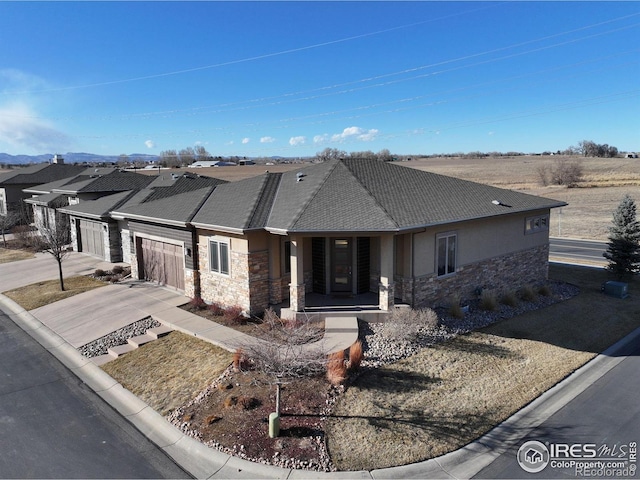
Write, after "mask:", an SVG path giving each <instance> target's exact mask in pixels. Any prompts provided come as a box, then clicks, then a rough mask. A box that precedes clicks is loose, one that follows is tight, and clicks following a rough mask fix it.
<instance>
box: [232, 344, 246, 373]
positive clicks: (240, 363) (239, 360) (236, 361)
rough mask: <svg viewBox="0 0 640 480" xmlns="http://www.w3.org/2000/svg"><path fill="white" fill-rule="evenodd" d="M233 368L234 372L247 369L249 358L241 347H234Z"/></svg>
mask: <svg viewBox="0 0 640 480" xmlns="http://www.w3.org/2000/svg"><path fill="white" fill-rule="evenodd" d="M233 369H234V370H235V371H236V372H241V371H243V370H248V369H249V359H248V358H247V356H246V355H245V354H244V351H243V350H242V349H241V348H236V351H235V352H233Z"/></svg>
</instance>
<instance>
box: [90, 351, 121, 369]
mask: <svg viewBox="0 0 640 480" xmlns="http://www.w3.org/2000/svg"><path fill="white" fill-rule="evenodd" d="M116 358H118V357H114V356H113V355H109V354H108V353H105V354H104V355H98V356H97V357H93V358H92V359H91V361H92V362H93V363H95V364H96V365H97V366H99V367H100V366H102V365H104V364H105V363H109V362H110V361H112V360H115V359H116Z"/></svg>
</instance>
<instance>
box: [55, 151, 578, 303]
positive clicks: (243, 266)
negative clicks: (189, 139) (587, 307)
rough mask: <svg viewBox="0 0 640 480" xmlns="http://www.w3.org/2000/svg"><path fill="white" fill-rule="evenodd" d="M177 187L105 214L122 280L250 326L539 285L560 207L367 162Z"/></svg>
mask: <svg viewBox="0 0 640 480" xmlns="http://www.w3.org/2000/svg"><path fill="white" fill-rule="evenodd" d="M174 180H176V182H175V183H174V184H173V185H172V186H169V187H157V188H147V189H144V190H142V191H140V192H138V193H136V194H135V195H133V196H131V197H130V198H129V199H127V200H126V201H125V202H124V203H122V204H121V206H119V207H115V208H113V209H112V210H111V211H110V214H109V216H110V218H111V220H112V221H117V222H118V223H119V230H120V231H121V239H122V241H121V244H122V247H123V250H124V251H126V252H128V257H125V256H123V259H125V258H126V259H128V260H129V261H130V263H131V265H132V275H133V276H134V278H141V279H143V278H147V279H151V280H156V281H158V282H160V283H163V284H166V285H169V286H172V287H174V288H176V289H178V290H181V291H183V292H184V293H185V295H187V296H189V297H196V296H200V297H202V298H203V299H204V300H205V301H207V302H211V303H212V302H217V303H220V304H221V305H223V306H230V305H239V306H241V307H242V308H243V309H244V310H245V311H246V312H248V313H251V314H258V313H260V312H262V311H263V310H265V309H266V308H268V307H269V306H270V305H281V306H283V305H284V306H285V307H286V306H287V304H288V309H289V311H290V314H292V315H293V314H294V312H301V311H304V309H305V307H306V305H307V303H308V299H310V298H312V296H313V297H317V296H322V298H325V299H326V301H327V302H328V303H330V302H331V301H332V299H333V298H339V299H340V300H341V302H342V303H344V302H347V303H348V302H353V304H354V305H355V304H356V302H357V301H358V299H357V297H358V296H359V295H361V294H364V295H366V296H368V297H374V298H375V306H376V307H377V308H378V309H379V310H381V311H388V310H389V309H391V308H392V307H393V306H394V304H395V303H396V302H401V303H403V304H407V305H410V306H412V307H416V308H420V307H432V306H436V305H441V304H446V303H447V302H448V301H449V300H450V298H451V297H452V295H454V294H455V295H457V296H459V297H461V298H462V299H471V298H472V297H473V296H474V295H476V294H477V292H478V291H479V290H480V289H484V288H491V289H497V290H514V289H516V288H518V287H520V286H523V285H525V284H536V283H541V282H543V281H545V280H546V279H547V273H548V254H549V214H550V209H551V208H555V207H561V206H564V205H566V204H565V203H563V202H559V201H556V200H551V199H548V198H542V197H537V196H532V195H527V194H523V193H520V192H515V191H511V190H505V189H500V188H496V187H492V186H488V185H482V184H478V183H474V182H469V181H464V180H460V179H456V178H451V177H446V176H442V175H437V174H434V173H430V172H425V171H420V170H416V169H411V168H408V167H404V166H402V165H398V164H393V163H387V162H380V161H376V160H365V159H362V160H360V159H348V160H329V161H326V162H324V163H319V164H314V165H311V166H308V167H306V168H303V169H301V170H298V171H292V172H286V173H265V174H262V175H259V176H256V177H252V178H248V179H245V180H241V181H238V182H233V183H225V182H223V181H221V180H217V179H207V180H205V179H203V178H199V177H196V176H192V177H189V176H183V177H180V179H179V181H178V179H174ZM157 181H158V182H161V181H163V180H162V179H158V180H157ZM166 181H169V180H168V179H167V180H166ZM149 187H151V185H150V186H149ZM149 191H153V193H151V194H148V192H149ZM114 200H117V199H116V198H114ZM103 201H106V200H103ZM104 207H106V205H104ZM80 210H82V208H81V206H78V207H66V208H65V212H67V213H68V214H70V215H79V214H80V213H81V212H80ZM96 210H101V208H97V209H96ZM74 212H75V213H74ZM84 213H85V214H89V213H90V212H88V210H84ZM98 213H99V214H100V215H102V214H103V213H104V214H106V210H105V212H98ZM98 213H96V215H97V214H98ZM101 218H103V217H101ZM104 218H106V217H104ZM126 259H125V261H127V260H126ZM285 314H286V310H285Z"/></svg>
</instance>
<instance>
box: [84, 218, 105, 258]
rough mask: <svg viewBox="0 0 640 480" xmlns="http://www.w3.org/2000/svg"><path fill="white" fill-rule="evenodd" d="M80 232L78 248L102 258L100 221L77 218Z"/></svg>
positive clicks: (102, 234)
mask: <svg viewBox="0 0 640 480" xmlns="http://www.w3.org/2000/svg"><path fill="white" fill-rule="evenodd" d="M78 229H79V232H80V241H79V242H78V243H79V247H80V248H79V250H80V251H81V252H84V253H88V254H90V255H95V256H96V257H100V258H104V228H103V224H102V223H100V222H92V221H91V220H83V219H80V220H78Z"/></svg>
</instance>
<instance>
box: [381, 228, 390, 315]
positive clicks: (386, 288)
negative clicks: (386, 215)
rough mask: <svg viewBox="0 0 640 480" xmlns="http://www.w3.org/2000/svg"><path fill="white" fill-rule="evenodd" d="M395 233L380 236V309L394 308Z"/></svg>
mask: <svg viewBox="0 0 640 480" xmlns="http://www.w3.org/2000/svg"><path fill="white" fill-rule="evenodd" d="M393 293H394V292H393V235H392V234H388V235H382V236H381V237H380V283H379V285H378V297H379V300H378V301H379V306H380V310H391V309H392V308H393V305H394V304H393V299H394V295H393Z"/></svg>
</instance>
